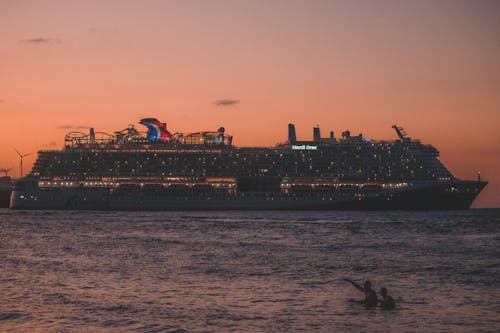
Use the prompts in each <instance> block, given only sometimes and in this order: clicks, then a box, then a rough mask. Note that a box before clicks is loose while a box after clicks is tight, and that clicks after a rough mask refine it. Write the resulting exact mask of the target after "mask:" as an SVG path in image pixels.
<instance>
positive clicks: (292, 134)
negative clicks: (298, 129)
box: [288, 124, 297, 143]
mask: <svg viewBox="0 0 500 333" xmlns="http://www.w3.org/2000/svg"><path fill="white" fill-rule="evenodd" d="M288 142H289V143H295V142H297V135H296V134H295V125H294V124H288Z"/></svg>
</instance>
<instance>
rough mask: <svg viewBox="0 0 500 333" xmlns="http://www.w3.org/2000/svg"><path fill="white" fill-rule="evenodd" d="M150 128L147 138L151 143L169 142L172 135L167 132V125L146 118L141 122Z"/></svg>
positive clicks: (154, 119)
mask: <svg viewBox="0 0 500 333" xmlns="http://www.w3.org/2000/svg"><path fill="white" fill-rule="evenodd" d="M139 123H140V124H141V125H144V126H146V127H147V128H148V133H147V137H148V140H149V141H163V142H166V141H169V140H170V139H171V138H172V134H171V133H170V132H169V131H167V124H166V123H162V122H160V121H159V120H158V119H156V118H144V119H141V121H140V122H139Z"/></svg>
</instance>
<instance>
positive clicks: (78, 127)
mask: <svg viewBox="0 0 500 333" xmlns="http://www.w3.org/2000/svg"><path fill="white" fill-rule="evenodd" d="M57 128H58V129H87V128H90V126H83V125H60V126H57Z"/></svg>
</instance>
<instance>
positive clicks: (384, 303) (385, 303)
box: [378, 287, 396, 310]
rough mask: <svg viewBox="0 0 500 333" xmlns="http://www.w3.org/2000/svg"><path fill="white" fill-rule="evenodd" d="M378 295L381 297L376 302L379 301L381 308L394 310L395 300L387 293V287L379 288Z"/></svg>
mask: <svg viewBox="0 0 500 333" xmlns="http://www.w3.org/2000/svg"><path fill="white" fill-rule="evenodd" d="M380 295H381V296H382V299H381V300H379V301H378V302H379V303H380V307H381V308H382V310H394V309H395V308H396V302H395V301H394V298H392V297H391V296H389V295H388V294H387V288H385V287H382V288H380Z"/></svg>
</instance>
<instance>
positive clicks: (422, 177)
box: [10, 118, 487, 210]
mask: <svg viewBox="0 0 500 333" xmlns="http://www.w3.org/2000/svg"><path fill="white" fill-rule="evenodd" d="M139 123H140V124H141V125H143V126H145V129H147V132H146V131H144V132H140V131H139V130H137V129H136V127H135V126H134V125H129V126H128V127H127V128H125V129H123V130H121V131H117V132H114V134H107V133H102V132H96V131H94V129H93V128H91V129H90V131H89V133H81V132H70V133H68V134H67V135H66V136H65V140H64V148H63V149H62V150H42V151H39V152H38V158H37V160H36V162H35V163H34V166H33V168H32V170H31V172H30V173H29V175H28V176H26V177H24V178H22V179H20V180H18V181H17V182H16V183H15V185H14V189H13V191H12V194H11V198H10V207H11V208H14V209H99V210H443V209H467V208H469V207H470V205H471V204H472V202H473V201H474V199H475V198H476V196H477V195H478V194H479V193H480V192H481V190H482V189H483V188H484V186H486V184H487V182H485V181H481V179H479V177H478V179H477V180H461V179H458V178H456V177H454V176H453V175H452V174H451V173H450V171H449V170H448V169H446V167H445V166H444V165H443V164H442V163H441V162H440V160H439V159H438V157H439V152H438V150H437V149H436V148H435V147H433V146H432V145H429V144H424V143H422V142H420V141H419V140H415V139H411V138H410V137H408V136H407V135H406V134H405V132H404V130H403V129H402V128H400V127H398V126H396V125H394V126H393V128H394V130H395V134H396V135H397V136H396V139H395V140H390V141H387V140H372V139H369V138H365V137H364V136H363V135H362V134H359V135H351V133H350V132H349V131H344V132H342V133H341V135H340V136H339V137H336V136H335V135H334V132H330V133H329V136H327V137H326V138H325V137H322V136H321V133H320V128H319V126H318V127H314V128H313V133H312V137H313V138H312V140H308V141H303V140H298V139H297V136H296V132H295V126H294V124H289V125H288V139H287V140H286V142H284V143H282V144H278V145H276V146H274V147H236V146H234V145H233V144H232V141H233V137H232V136H231V135H228V134H227V133H226V131H225V129H224V127H220V128H219V129H218V130H216V131H202V132H195V133H172V132H170V131H169V130H168V129H167V125H166V124H165V123H163V122H160V121H159V120H157V119H156V118H145V119H142V120H140V122H139Z"/></svg>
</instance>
